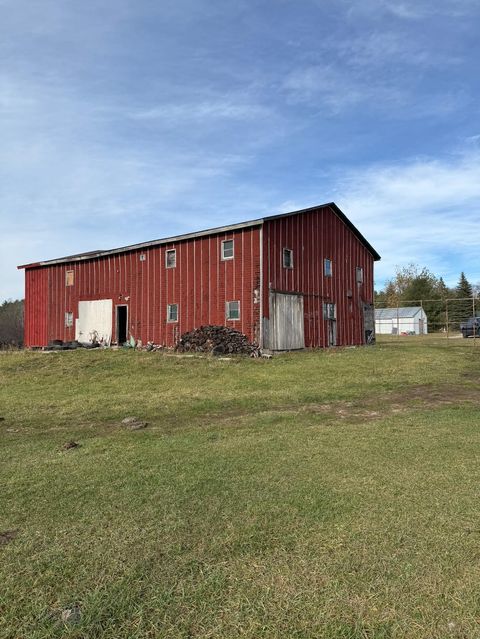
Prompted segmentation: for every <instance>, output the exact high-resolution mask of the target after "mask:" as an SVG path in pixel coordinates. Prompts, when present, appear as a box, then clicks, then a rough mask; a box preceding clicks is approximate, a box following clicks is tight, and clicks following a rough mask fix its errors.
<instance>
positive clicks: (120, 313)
mask: <svg viewBox="0 0 480 639" xmlns="http://www.w3.org/2000/svg"><path fill="white" fill-rule="evenodd" d="M127 315H128V306H127V305H126V304H125V305H123V304H122V305H119V306H117V344H119V345H120V344H125V342H126V341H127Z"/></svg>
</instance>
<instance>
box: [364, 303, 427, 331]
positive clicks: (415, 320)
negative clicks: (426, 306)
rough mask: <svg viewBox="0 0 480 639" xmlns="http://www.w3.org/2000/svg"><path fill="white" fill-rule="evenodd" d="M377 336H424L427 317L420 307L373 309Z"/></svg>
mask: <svg viewBox="0 0 480 639" xmlns="http://www.w3.org/2000/svg"><path fill="white" fill-rule="evenodd" d="M375 332H376V334H377V335H426V334H427V333H428V323H427V315H426V314H425V311H424V310H423V308H422V307H421V306H404V307H398V308H376V309H375Z"/></svg>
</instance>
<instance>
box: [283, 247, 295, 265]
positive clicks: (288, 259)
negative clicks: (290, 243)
mask: <svg viewBox="0 0 480 639" xmlns="http://www.w3.org/2000/svg"><path fill="white" fill-rule="evenodd" d="M283 268H293V251H292V249H288V248H284V249H283Z"/></svg>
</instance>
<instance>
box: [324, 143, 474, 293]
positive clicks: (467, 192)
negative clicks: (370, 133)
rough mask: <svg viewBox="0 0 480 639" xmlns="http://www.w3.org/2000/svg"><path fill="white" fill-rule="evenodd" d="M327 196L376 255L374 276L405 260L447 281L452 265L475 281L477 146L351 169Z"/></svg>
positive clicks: (455, 272)
mask: <svg viewBox="0 0 480 639" xmlns="http://www.w3.org/2000/svg"><path fill="white" fill-rule="evenodd" d="M334 197H335V199H336V200H337V201H338V203H339V205H340V206H341V207H343V208H344V210H345V211H348V212H349V214H350V215H351V217H352V219H353V220H354V221H355V222H356V223H358V225H359V226H360V228H361V229H362V230H363V231H364V233H365V235H366V236H367V237H368V238H369V240H370V241H371V242H372V244H373V245H374V246H375V247H376V248H377V250H378V251H379V252H380V253H381V255H382V261H381V262H380V263H379V265H378V267H377V276H378V279H379V281H380V282H381V281H382V280H383V279H384V278H386V277H389V276H391V275H393V272H394V267H395V266H396V265H399V264H400V265H402V264H407V263H409V262H416V263H418V264H420V265H426V266H428V267H429V268H431V269H432V270H433V271H434V272H436V273H437V274H439V275H443V276H444V277H445V278H446V280H448V281H450V282H454V281H455V280H456V279H457V278H458V275H459V271H460V270H465V271H466V272H467V274H469V275H470V277H471V278H472V279H474V280H480V264H479V261H478V254H479V250H480V239H479V237H480V236H479V232H478V229H479V225H480V152H479V151H478V150H477V151H473V152H472V151H468V152H464V153H463V154H461V155H456V156H452V157H450V158H447V159H444V160H434V159H431V158H423V159H422V158H419V159H414V160H412V161H410V162H405V163H398V164H390V165H374V166H371V167H368V168H367V169H363V170H359V171H353V172H352V173H350V174H349V175H346V176H345V177H344V178H343V179H342V180H341V181H340V182H339V183H338V184H337V186H336V189H335V192H334ZM452 257H454V259H452Z"/></svg>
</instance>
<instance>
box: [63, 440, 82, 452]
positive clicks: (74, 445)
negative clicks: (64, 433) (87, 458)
mask: <svg viewBox="0 0 480 639" xmlns="http://www.w3.org/2000/svg"><path fill="white" fill-rule="evenodd" d="M79 446H80V444H79V443H78V442H74V441H73V439H72V440H71V441H69V442H65V443H64V444H63V450H70V449H71V448H78V447H79Z"/></svg>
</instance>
